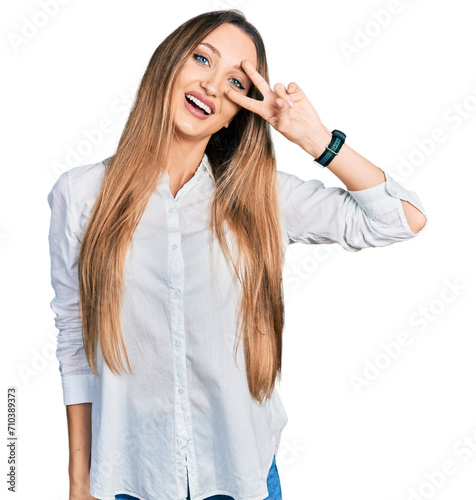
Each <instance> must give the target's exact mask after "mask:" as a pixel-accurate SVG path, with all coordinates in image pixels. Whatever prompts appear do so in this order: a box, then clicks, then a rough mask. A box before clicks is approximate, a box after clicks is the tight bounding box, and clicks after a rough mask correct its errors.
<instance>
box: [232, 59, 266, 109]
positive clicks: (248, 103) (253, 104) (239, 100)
mask: <svg viewBox="0 0 476 500" xmlns="http://www.w3.org/2000/svg"><path fill="white" fill-rule="evenodd" d="M241 66H242V67H243V69H244V70H245V71H246V74H247V75H248V76H249V78H250V80H251V81H252V82H253V83H254V85H255V87H256V88H257V89H258V90H259V91H260V92H261V94H263V96H264V98H265V99H266V98H267V97H268V96H269V95H270V94H273V91H272V90H271V88H270V86H269V85H268V83H267V82H266V80H265V79H264V78H263V77H262V76H261V75H260V74H259V73H258V71H257V70H256V69H255V67H254V66H253V65H252V64H251V63H250V61H248V60H247V59H244V60H243V62H242V63H241ZM226 95H227V96H228V97H229V98H230V99H231V100H232V101H233V102H235V103H236V104H238V105H239V106H242V107H243V108H245V109H248V110H249V111H252V112H253V113H256V114H258V115H260V116H261V117H262V118H266V117H265V116H264V109H263V101H258V100H257V99H252V98H251V97H248V96H246V95H244V94H242V93H240V92H238V91H233V90H228V91H227V92H226Z"/></svg>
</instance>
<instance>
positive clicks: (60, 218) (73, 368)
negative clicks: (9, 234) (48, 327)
mask: <svg viewBox="0 0 476 500" xmlns="http://www.w3.org/2000/svg"><path fill="white" fill-rule="evenodd" d="M48 204H49V206H50V208H51V220H50V229H49V234H48V242H49V251H50V259H51V286H52V287H53V289H54V292H55V296H54V298H53V300H52V301H51V302H50V307H51V309H52V310H53V312H54V313H55V315H56V316H55V326H56V328H57V329H58V330H59V333H58V335H57V348H56V357H57V359H58V361H59V371H60V374H61V381H62V387H63V400H64V404H65V405H70V404H78V403H88V402H92V390H93V386H94V377H95V375H94V373H93V371H92V369H91V367H90V366H89V363H88V361H87V358H86V355H85V352H84V347H83V340H82V326H81V316H80V312H79V288H78V256H79V249H80V245H81V241H80V238H79V236H78V231H77V228H76V225H75V221H74V213H73V206H72V193H71V184H70V176H69V172H68V171H67V172H64V173H63V174H61V175H60V177H59V178H58V180H57V181H56V182H55V184H54V185H53V187H52V189H51V191H50V192H49V194H48Z"/></svg>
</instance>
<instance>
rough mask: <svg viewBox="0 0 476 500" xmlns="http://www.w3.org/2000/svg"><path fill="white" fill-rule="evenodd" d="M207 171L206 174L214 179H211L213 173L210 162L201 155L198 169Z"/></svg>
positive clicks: (206, 157)
mask: <svg viewBox="0 0 476 500" xmlns="http://www.w3.org/2000/svg"><path fill="white" fill-rule="evenodd" d="M204 167H205V169H206V170H207V172H208V173H209V174H210V177H211V178H212V179H214V177H213V172H212V167H211V165H210V160H209V159H208V156H207V155H206V154H204V155H203V158H202V162H201V163H200V167H199V168H200V169H202V168H204Z"/></svg>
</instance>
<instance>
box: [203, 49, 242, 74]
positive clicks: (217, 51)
mask: <svg viewBox="0 0 476 500" xmlns="http://www.w3.org/2000/svg"><path fill="white" fill-rule="evenodd" d="M200 45H206V46H207V47H209V48H210V49H211V50H212V51H213V52H215V54H216V55H217V56H218V57H221V54H220V51H219V50H218V49H217V48H216V47H214V46H213V45H212V44H211V43H207V42H201V43H200ZM233 67H234V68H235V69H237V70H238V71H241V72H242V73H243V74H244V75H245V76H246V77H247V78H249V76H248V74H247V73H246V71H245V70H244V69H243V68H242V67H241V65H240V64H235V65H234V66H233Z"/></svg>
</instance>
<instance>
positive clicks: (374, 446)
mask: <svg viewBox="0 0 476 500" xmlns="http://www.w3.org/2000/svg"><path fill="white" fill-rule="evenodd" d="M55 1H56V0H50V1H49V2H48V4H47V5H48V7H45V5H46V2H43V3H42V2H41V1H20V2H15V3H13V2H10V4H9V5H8V12H7V13H6V12H5V10H6V9H5V7H4V9H3V15H2V24H1V26H2V27H1V29H2V43H1V44H0V50H1V56H2V61H3V64H2V69H3V71H2V75H3V76H2V80H1V82H2V83H1V85H2V92H1V98H2V137H3V139H4V140H3V147H2V157H3V160H2V171H1V182H0V185H1V192H0V203H1V221H0V266H1V283H2V287H1V294H2V296H1V301H0V303H1V304H2V308H3V313H2V315H1V318H0V321H1V328H2V330H1V331H2V354H3V360H2V371H3V373H2V377H3V378H2V380H3V381H4V382H3V388H4V389H3V390H4V401H5V402H6V395H7V387H8V386H11V385H13V386H16V387H17V393H18V406H17V410H18V421H17V432H18V436H19V441H18V448H17V452H18V457H19V465H18V469H17V470H18V476H17V479H18V484H17V491H18V494H17V495H16V498H18V499H25V500H26V499H31V498H51V499H55V500H56V499H57V500H64V499H67V496H68V475H67V465H68V444H67V428H66V413H65V407H64V405H63V401H62V390H61V383H60V375H59V371H58V362H57V359H56V357H55V347H56V334H57V331H56V329H55V328H54V324H53V313H52V311H51V310H50V308H49V302H50V301H51V299H52V298H53V290H52V288H51V286H50V281H49V279H50V277H49V272H50V269H49V254H48V241H47V232H48V226H49V214H50V212H49V207H48V204H47V200H46V196H47V194H48V192H49V190H50V189H51V187H52V185H53V183H54V181H55V180H56V179H57V177H58V176H59V174H60V173H61V172H62V171H64V170H66V169H69V168H72V167H74V166H77V165H80V164H86V163H94V162H98V161H101V160H103V159H104V158H106V157H108V156H110V155H111V154H113V152H114V149H115V146H116V145H117V141H118V139H119V135H120V133H121V131H122V128H123V126H124V124H125V121H126V118H127V114H128V111H129V109H130V106H131V104H132V98H133V96H134V94H135V91H136V88H137V86H138V84H139V81H140V79H141V78H142V75H143V72H144V71H145V68H146V66H147V63H148V61H149V59H150V56H151V55H152V53H153V52H154V50H155V48H156V47H157V45H159V43H160V42H161V41H162V40H163V39H164V38H165V36H167V35H168V34H169V33H170V32H172V31H173V30H174V29H175V28H176V27H177V26H178V25H179V24H181V23H182V22H184V21H185V20H186V19H188V18H190V17H193V16H194V15H196V14H199V13H201V12H206V11H209V10H216V9H222V8H233V7H236V8H239V9H241V10H242V11H243V12H244V13H245V15H246V16H247V18H248V20H249V21H251V22H252V23H253V24H254V25H255V26H256V27H257V28H258V29H259V30H260V32H261V34H262V36H263V38H264V41H265V44H266V48H267V53H268V62H269V67H270V78H271V85H274V84H275V83H277V82H278V81H281V82H283V83H284V84H288V83H290V82H291V81H296V82H297V83H298V84H299V85H300V86H301V87H302V88H303V90H304V91H305V92H306V94H307V95H308V97H309V98H310V100H311V102H312V103H313V105H314V107H315V108H316V110H317V112H318V113H319V115H320V117H321V119H322V121H323V123H324V124H325V125H326V126H327V127H328V128H329V129H331V130H332V129H334V128H338V129H340V130H342V131H344V132H345V133H346V134H347V143H348V144H349V145H350V146H351V147H352V148H353V149H355V150H356V151H358V152H359V153H360V154H361V155H363V156H364V157H366V158H368V159H369V160H370V161H372V162H373V163H374V164H376V165H378V166H380V167H381V168H383V169H384V170H386V171H387V172H388V173H389V174H390V175H393V176H394V178H395V179H396V180H398V181H399V182H400V183H401V184H402V185H404V186H405V187H407V188H409V189H411V190H414V191H415V192H416V193H417V194H418V195H419V197H420V199H421V201H422V203H423V205H424V207H425V209H426V211H427V213H428V217H429V220H430V222H429V225H428V227H427V229H425V231H424V232H423V233H422V234H421V235H419V236H418V237H417V238H415V239H412V240H410V241H405V242H402V243H398V244H394V245H391V246H388V247H385V248H370V249H366V250H363V251H362V252H358V253H351V252H346V251H345V250H343V249H342V248H341V247H339V246H338V245H335V244H334V245H302V244H298V245H293V246H292V247H290V248H289V249H288V253H287V262H288V263H287V267H286V273H287V274H286V276H287V279H286V287H285V293H286V296H285V300H286V328H285V332H284V354H283V372H282V374H283V381H282V383H281V384H280V387H279V391H280V395H281V398H282V400H283V403H284V406H285V408H286V411H287V414H288V417H289V422H288V425H287V426H286V427H285V429H284V431H283V435H282V441H281V446H280V450H279V452H278V455H277V466H278V471H279V474H280V478H281V484H282V491H283V498H284V499H285V500H295V499H298V498H299V499H301V498H311V499H326V500H332V499H338V500H341V499H344V498H346V499H354V500H363V499H365V500H383V499H385V500H420V499H425V500H426V499H428V498H432V499H433V498H434V499H438V500H454V499H458V500H469V499H470V498H471V499H473V498H474V497H475V494H476V484H475V482H476V474H475V471H476V398H475V376H476V364H475V362H474V358H475V356H474V353H475V350H474V349H475V347H476V342H475V341H474V332H475V329H474V283H475V278H476V276H475V269H474V265H473V260H472V258H471V255H472V252H473V248H472V242H473V241H474V234H473V233H474V229H473V228H474V223H473V220H472V217H473V214H474V202H473V197H474V195H473V185H474V181H475V174H474V170H475V167H476V165H475V161H474V158H473V151H472V149H473V146H474V137H475V136H474V134H475V131H476V130H475V129H476V127H475V116H474V115H475V111H476V72H475V70H474V56H475V54H474V48H475V46H476V45H475V44H476V35H475V30H474V16H472V15H471V14H470V8H471V6H472V2H469V1H466V2H464V1H463V0H454V1H452V2H430V0H419V1H417V0H413V1H410V0H401V1H400V2H398V1H396V0H394V1H393V2H388V1H377V0H372V1H371V0H360V1H359V2H356V1H351V0H334V1H333V2H324V1H320V2H314V1H312V2H311V1H300V0H294V1H292V2H283V1H274V2H251V1H250V0H223V1H221V0H209V1H193V2H192V1H180V2H159V1H152V0H135V1H134V2H132V1H129V2H127V1H118V0H114V1H112V0H102V1H94V2H93V1H92V0H82V1H69V2H67V1H62V4H59V3H55ZM55 6H56V7H55ZM46 11H48V12H49V13H47V14H45V12H46ZM383 11H386V12H387V13H385V12H383ZM5 14H7V15H5ZM35 25H36V27H35ZM458 116H459V118H458ZM100 128H102V129H103V132H102V133H101V134H100V136H98V134H97V130H98V129H100ZM93 131H96V133H93ZM432 136H437V137H439V142H438V143H435V142H431V137H432ZM273 137H274V138H275V146H276V152H277V157H278V168H279V169H281V170H285V171H287V172H290V173H294V174H296V175H298V176H299V177H301V178H303V179H310V178H318V179H321V180H322V181H323V182H324V184H325V185H326V187H328V186H341V187H344V186H343V184H342V183H341V182H340V181H339V179H337V178H336V177H335V176H334V175H333V174H332V173H331V172H330V171H323V170H322V169H320V168H319V167H318V166H317V165H316V164H315V163H313V161H312V158H311V157H310V156H309V155H308V154H307V153H306V152H304V151H303V150H301V149H300V148H299V147H298V146H296V145H295V144H292V143H290V142H289V141H287V140H286V139H285V138H284V137H282V136H280V134H279V133H277V132H276V131H274V130H273ZM419 144H420V146H419ZM422 144H423V146H422ZM404 160H405V161H406V162H408V163H407V164H406V167H405V168H404V167H403V161H404ZM455 286H456V292H454V291H451V287H453V288H454V287H455ZM425 311H426V312H425ZM424 315H426V319H425V317H424ZM405 332H406V334H407V338H408V339H409V340H408V342H407V345H406V346H405V347H402V348H401V349H400V352H399V353H398V355H394V357H393V358H391V357H389V356H388V355H387V354H385V346H389V345H394V344H392V343H394V342H395V341H397V339H398V338H400V337H401V336H402V335H404V334H405ZM385 362H386V364H385ZM375 363H376V364H377V368H373V372H370V371H369V368H368V367H369V366H370V365H371V364H372V365H375ZM382 363H383V364H382ZM384 365H385V367H384ZM372 373H373V377H372ZM358 378H360V380H361V381H365V382H366V383H365V385H363V386H362V387H360V389H359V388H358V387H357V386H356V385H355V383H354V382H353V380H354V381H355V380H357V379H358ZM371 378H372V380H371ZM3 408H4V413H3V415H4V416H3V417H2V421H1V425H2V428H3V429H4V431H3V432H4V436H5V437H6V415H7V412H6V403H5V405H4V406H3ZM465 439H466V444H463V443H464V442H465V441H464V440H465ZM2 448H3V452H2V456H1V463H2V467H1V469H0V470H1V471H2V473H4V474H6V471H7V448H6V438H5V441H4V446H3V447H2ZM445 462H446V465H444V464H445ZM442 470H443V471H445V472H443V473H440V474H438V472H437V471H442ZM449 471H451V473H449ZM3 478H4V479H3V480H2V485H1V489H2V491H1V493H0V495H1V496H2V498H7V495H6V493H4V492H6V487H7V486H6V480H5V475H3ZM412 491H414V492H415V493H414V494H412Z"/></svg>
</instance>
